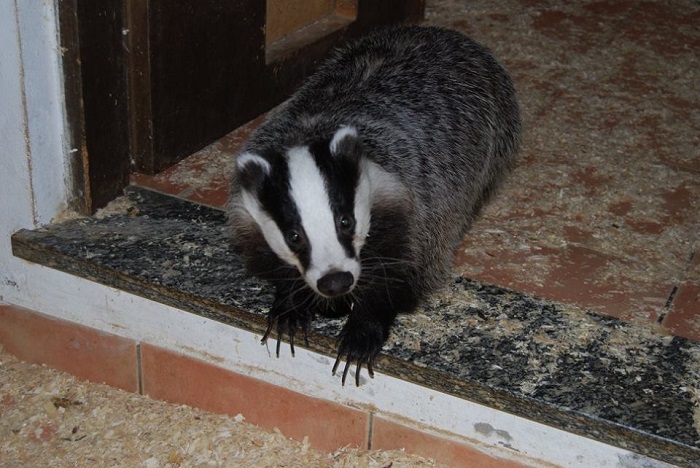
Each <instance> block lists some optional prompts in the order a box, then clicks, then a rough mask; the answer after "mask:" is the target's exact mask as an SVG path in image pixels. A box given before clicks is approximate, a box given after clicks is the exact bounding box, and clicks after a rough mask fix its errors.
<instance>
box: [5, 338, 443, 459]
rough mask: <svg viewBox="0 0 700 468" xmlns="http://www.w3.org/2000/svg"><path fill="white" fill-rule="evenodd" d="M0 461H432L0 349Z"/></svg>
mask: <svg viewBox="0 0 700 468" xmlns="http://www.w3.org/2000/svg"><path fill="white" fill-rule="evenodd" d="M0 415H1V416H2V417H1V418H0V454H2V456H0V467H16V466H53V467H63V466H111V467H134V466H141V467H148V468H177V467H185V466H188V467H189V466H299V467H301V466H314V467H316V466H318V467H384V466H393V467H414V466H416V467H437V466H440V465H438V464H436V463H434V462H432V461H430V460H427V459H424V458H421V457H417V456H414V455H409V454H406V453H405V452H403V451H374V452H367V451H364V450H357V449H350V448H343V449H342V450H339V451H336V452H334V453H332V454H328V453H323V452H319V451H317V450H314V449H313V448H312V447H311V444H310V441H309V438H308V437H305V438H304V440H303V441H302V442H296V441H292V440H290V439H287V438H286V437H285V436H284V435H283V434H282V433H281V431H280V430H279V429H275V430H274V431H272V432H267V431H265V430H264V429H261V428H259V427H257V426H254V425H252V424H249V423H246V422H244V420H245V418H244V416H243V415H241V414H238V415H236V416H233V417H229V416H224V415H217V414H212V413H207V412H205V411H201V410H198V409H196V408H191V407H188V406H186V405H173V404H168V403H165V402H162V401H156V400H152V399H150V398H147V397H145V396H142V395H137V394H132V393H128V392H124V391H121V390H117V389H114V388H111V387H108V386H106V385H101V384H92V383H88V382H81V381H79V380H77V379H75V378H73V377H71V376H69V375H67V374H65V373H61V372H58V371H55V370H52V369H49V368H47V367H43V366H38V365H31V364H26V363H23V362H20V361H19V360H17V359H16V358H14V357H13V356H11V355H9V354H7V353H5V352H4V351H3V350H2V348H0Z"/></svg>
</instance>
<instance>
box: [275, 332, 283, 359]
mask: <svg viewBox="0 0 700 468" xmlns="http://www.w3.org/2000/svg"><path fill="white" fill-rule="evenodd" d="M280 346H282V333H281V332H279V331H278V332H277V347H276V349H275V351H276V354H277V357H280Z"/></svg>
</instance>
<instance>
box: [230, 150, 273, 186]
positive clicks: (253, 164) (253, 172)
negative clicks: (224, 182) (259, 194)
mask: <svg viewBox="0 0 700 468" xmlns="http://www.w3.org/2000/svg"><path fill="white" fill-rule="evenodd" d="M270 171H271V168H270V163H269V162H268V161H267V159H265V158H263V157H262V156H260V155H257V154H255V153H251V152H249V151H246V152H245V153H241V154H239V155H238V157H237V158H236V178H237V179H238V182H239V183H240V184H241V187H243V188H244V189H245V190H248V191H251V192H254V191H255V190H256V189H257V188H258V187H260V186H261V185H262V183H263V181H264V180H265V177H267V176H268V175H269V174H270Z"/></svg>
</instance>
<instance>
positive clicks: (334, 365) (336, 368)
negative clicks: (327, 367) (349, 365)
mask: <svg viewBox="0 0 700 468" xmlns="http://www.w3.org/2000/svg"><path fill="white" fill-rule="evenodd" d="M339 364H340V353H339V354H338V357H337V358H335V364H333V370H332V371H331V373H332V375H335V371H337V370H338V365H339Z"/></svg>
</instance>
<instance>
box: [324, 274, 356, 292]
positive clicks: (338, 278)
mask: <svg viewBox="0 0 700 468" xmlns="http://www.w3.org/2000/svg"><path fill="white" fill-rule="evenodd" d="M354 283H355V277H354V276H353V275H352V273H350V272H349V271H334V272H331V273H328V274H326V275H323V276H322V277H321V278H319V280H318V282H317V283H316V287H317V288H318V291H319V292H320V293H321V294H323V295H324V296H328V297H336V296H341V295H343V294H346V293H348V292H350V290H351V289H352V286H353V284H354Z"/></svg>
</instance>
